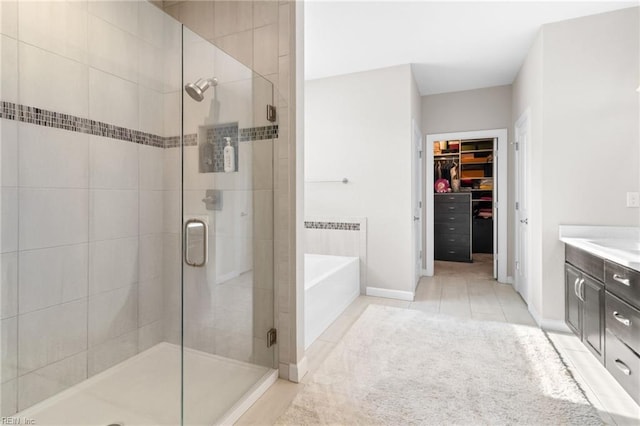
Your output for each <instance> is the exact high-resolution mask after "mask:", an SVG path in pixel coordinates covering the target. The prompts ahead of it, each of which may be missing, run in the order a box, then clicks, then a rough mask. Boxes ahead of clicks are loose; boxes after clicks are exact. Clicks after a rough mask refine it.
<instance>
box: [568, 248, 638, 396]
mask: <svg viewBox="0 0 640 426" xmlns="http://www.w3.org/2000/svg"><path fill="white" fill-rule="evenodd" d="M565 261H566V263H565V321H566V323H567V325H568V326H569V328H570V329H571V330H572V331H573V332H574V333H575V334H576V335H577V336H578V337H579V338H580V340H582V343H583V344H584V345H585V346H586V347H587V348H588V349H589V350H590V351H591V353H592V354H593V355H595V356H596V358H598V360H599V361H600V362H601V363H603V364H604V366H605V367H606V369H607V371H609V373H610V374H611V375H612V376H613V377H614V378H615V379H616V380H617V381H618V383H620V385H621V386H622V387H623V388H624V389H625V390H626V391H627V392H628V393H629V395H631V397H632V398H633V399H634V400H635V401H636V402H638V403H640V355H638V354H639V353H640V308H639V307H638V304H637V301H638V300H639V299H638V294H640V290H639V289H640V273H638V272H637V271H634V270H631V269H628V268H625V267H623V266H620V265H618V264H616V263H613V262H610V261H608V260H607V261H606V262H605V261H604V260H603V259H600V258H599V257H597V256H593V255H592V254H590V253H587V252H586V251H584V250H580V249H578V248H576V247H571V246H566V249H565Z"/></svg>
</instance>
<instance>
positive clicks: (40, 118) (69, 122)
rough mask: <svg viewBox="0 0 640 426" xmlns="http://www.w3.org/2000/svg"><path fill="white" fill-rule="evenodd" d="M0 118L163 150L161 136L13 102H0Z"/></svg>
mask: <svg viewBox="0 0 640 426" xmlns="http://www.w3.org/2000/svg"><path fill="white" fill-rule="evenodd" d="M0 118H6V119H9V120H16V121H22V122H25V123H30V124H37V125H38V126H45V127H53V128H56V129H62V130H68V131H71V132H78V133H87V134H90V135H95V136H104V137H107V138H112V139H119V140H123V141H127V142H134V143H138V144H141V145H151V146H155V147H159V148H164V138H163V137H162V136H158V135H154V134H151V133H145V132H141V131H139V130H133V129H127V128H126V127H120V126H114V125H112V124H107V123H103V122H101V121H96V120H91V119H88V118H82V117H76V116H75V115H70V114H61V113H59V112H55V111H49V110H46V109H41V108H35V107H30V106H26V105H20V104H14V103H13V102H4V101H3V102H2V104H1V108H0Z"/></svg>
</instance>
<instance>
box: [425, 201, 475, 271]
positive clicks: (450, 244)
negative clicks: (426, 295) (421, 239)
mask: <svg viewBox="0 0 640 426" xmlns="http://www.w3.org/2000/svg"><path fill="white" fill-rule="evenodd" d="M433 254H434V256H433V257H434V259H436V260H449V261H456V262H471V194H469V193H446V194H435V195H434V253H433Z"/></svg>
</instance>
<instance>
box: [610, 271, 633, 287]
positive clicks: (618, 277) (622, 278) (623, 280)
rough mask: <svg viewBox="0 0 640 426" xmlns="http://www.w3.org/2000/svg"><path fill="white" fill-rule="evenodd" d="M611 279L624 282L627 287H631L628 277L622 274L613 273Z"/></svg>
mask: <svg viewBox="0 0 640 426" xmlns="http://www.w3.org/2000/svg"><path fill="white" fill-rule="evenodd" d="M613 279H614V280H615V281H618V282H619V283H620V284H624V285H626V286H627V287H631V283H629V278H625V277H623V276H622V275H618V274H613Z"/></svg>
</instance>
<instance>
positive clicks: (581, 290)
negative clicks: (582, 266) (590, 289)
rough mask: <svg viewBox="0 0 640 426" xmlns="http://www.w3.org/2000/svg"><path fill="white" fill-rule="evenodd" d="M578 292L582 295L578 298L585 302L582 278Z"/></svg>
mask: <svg viewBox="0 0 640 426" xmlns="http://www.w3.org/2000/svg"><path fill="white" fill-rule="evenodd" d="M578 292H579V293H580V294H579V295H578V297H579V298H580V300H582V301H583V302H584V278H582V279H581V280H580V284H578Z"/></svg>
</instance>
